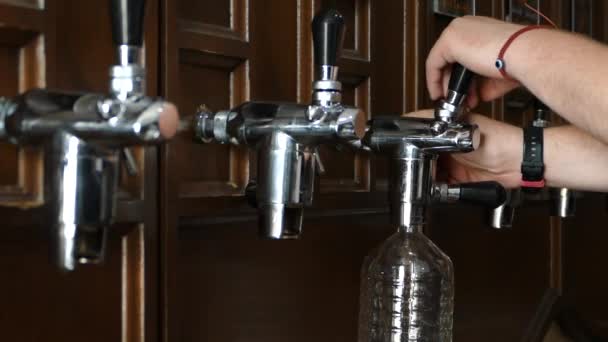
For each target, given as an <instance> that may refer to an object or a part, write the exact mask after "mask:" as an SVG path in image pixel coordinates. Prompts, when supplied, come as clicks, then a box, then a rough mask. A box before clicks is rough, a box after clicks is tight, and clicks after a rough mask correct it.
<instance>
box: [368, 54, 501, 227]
mask: <svg viewBox="0 0 608 342" xmlns="http://www.w3.org/2000/svg"><path fill="white" fill-rule="evenodd" d="M472 77H473V74H472V73H471V72H470V71H468V70H467V69H465V68H464V67H462V66H460V65H458V64H457V65H454V68H453V72H452V76H451V78H450V82H449V86H448V88H449V90H448V94H447V96H446V97H445V98H444V99H443V100H441V101H440V102H439V104H438V106H437V107H436V109H435V117H434V118H433V119H428V118H413V117H382V118H374V119H372V120H371V121H370V124H369V129H368V131H367V133H366V135H365V137H364V138H363V145H365V146H367V147H368V148H369V149H370V150H371V151H374V152H376V153H381V154H386V155H388V156H389V158H390V168H389V170H390V180H389V182H390V186H389V188H390V190H389V191H390V192H389V196H390V201H389V203H390V206H391V213H392V218H393V221H394V223H396V224H399V225H400V226H402V227H413V226H420V225H422V224H423V223H424V213H425V209H426V207H427V206H428V205H431V204H433V203H437V202H439V203H451V202H457V201H460V202H468V203H471V204H478V205H484V206H488V207H491V208H494V207H496V206H498V205H500V204H502V203H503V202H504V200H505V190H504V188H503V187H502V186H501V185H500V184H499V183H497V182H479V183H466V184H458V185H448V184H445V183H438V182H435V179H434V178H435V175H434V173H435V164H436V160H437V157H438V155H439V154H441V153H463V152H470V151H473V150H474V149H475V148H477V146H478V144H479V140H480V135H479V130H478V128H477V126H476V125H472V124H468V123H465V122H463V121H461V120H459V117H460V114H461V113H462V112H463V109H464V100H465V97H466V94H467V91H468V88H469V84H470V81H471V79H472Z"/></svg>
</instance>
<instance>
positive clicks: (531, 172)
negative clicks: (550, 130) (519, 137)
mask: <svg viewBox="0 0 608 342" xmlns="http://www.w3.org/2000/svg"><path fill="white" fill-rule="evenodd" d="M543 131H544V130H543V127H536V126H529V127H526V128H524V156H523V161H522V163H521V176H522V177H521V188H522V189H523V190H526V191H538V190H540V189H542V188H544V187H545V163H544V161H543Z"/></svg>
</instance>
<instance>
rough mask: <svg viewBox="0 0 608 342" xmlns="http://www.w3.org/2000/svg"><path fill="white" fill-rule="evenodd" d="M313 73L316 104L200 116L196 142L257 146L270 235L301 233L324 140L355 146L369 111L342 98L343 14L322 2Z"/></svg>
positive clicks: (256, 105) (248, 106) (252, 192)
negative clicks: (339, 74) (339, 76)
mask: <svg viewBox="0 0 608 342" xmlns="http://www.w3.org/2000/svg"><path fill="white" fill-rule="evenodd" d="M312 32H313V40H314V61H315V69H316V70H315V71H316V73H315V74H316V80H315V82H314V83H313V94H312V103H311V104H295V103H277V102H246V103H243V104H241V105H240V106H238V107H236V108H234V109H231V110H227V111H220V112H217V113H210V112H206V111H203V112H200V113H198V114H197V115H196V123H195V127H196V128H195V130H196V137H197V141H199V142H203V143H209V142H218V143H222V144H228V143H229V144H234V145H245V146H249V147H250V148H253V149H255V150H256V151H257V157H258V162H257V165H258V169H257V170H258V171H257V181H256V182H255V183H253V182H252V183H250V184H249V185H248V186H247V190H246V194H247V195H248V197H249V202H250V203H253V204H254V206H255V207H257V210H258V215H259V219H258V226H259V234H260V236H262V237H265V238H271V239H288V238H297V237H299V235H300V233H301V231H302V218H303V210H304V208H305V207H308V206H310V205H311V204H312V199H313V190H314V189H313V187H314V179H315V174H316V173H317V169H318V168H322V165H321V161H320V158H319V153H318V147H319V146H320V145H322V144H331V145H337V144H344V145H347V146H349V145H350V144H352V145H356V143H357V142H359V141H360V139H361V138H362V136H363V134H364V130H365V114H364V113H363V112H362V111H361V110H359V109H357V108H353V107H348V106H344V105H343V104H342V103H341V101H342V99H341V97H342V96H341V94H342V84H341V83H340V81H338V66H337V62H338V58H339V57H340V52H341V47H342V42H343V39H344V19H343V17H342V15H341V14H340V13H339V12H338V11H336V10H335V9H325V10H322V11H321V12H320V13H318V14H317V15H316V16H315V18H314V20H313V22H312Z"/></svg>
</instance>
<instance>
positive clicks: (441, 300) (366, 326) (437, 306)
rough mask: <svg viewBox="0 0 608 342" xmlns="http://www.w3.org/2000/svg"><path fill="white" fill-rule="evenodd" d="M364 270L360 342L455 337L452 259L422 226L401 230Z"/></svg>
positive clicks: (442, 341)
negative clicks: (417, 228)
mask: <svg viewBox="0 0 608 342" xmlns="http://www.w3.org/2000/svg"><path fill="white" fill-rule="evenodd" d="M366 260H367V262H366V263H364V267H363V269H362V272H361V277H362V279H361V297H360V301H361V302H360V313H359V342H450V341H452V317H453V303H454V276H453V266H452V262H451V261H450V259H449V258H448V257H447V256H446V255H445V254H444V253H443V252H442V251H441V250H440V249H439V248H438V247H437V246H435V244H433V242H431V241H430V240H429V239H428V238H427V237H426V236H425V235H424V234H422V233H421V232H405V231H399V232H397V233H396V234H394V235H393V236H391V237H390V238H389V239H388V240H386V241H385V242H384V243H383V245H382V246H381V247H380V248H379V249H378V250H377V251H376V252H375V253H374V255H373V256H370V257H368V259H366Z"/></svg>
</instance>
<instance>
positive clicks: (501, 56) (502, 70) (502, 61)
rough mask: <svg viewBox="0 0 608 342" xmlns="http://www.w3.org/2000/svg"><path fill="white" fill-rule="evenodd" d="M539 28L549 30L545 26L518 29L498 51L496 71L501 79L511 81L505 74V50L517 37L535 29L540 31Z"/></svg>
mask: <svg viewBox="0 0 608 342" xmlns="http://www.w3.org/2000/svg"><path fill="white" fill-rule="evenodd" d="M540 28H551V27H549V26H545V25H530V26H526V27H523V28H521V29H519V30H518V31H516V32H515V33H513V34H512V35H511V36H510V37H509V39H507V41H506V42H505V44H504V45H503V46H502V49H500V52H499V53H498V58H496V63H495V66H496V69H498V71H499V72H500V74H501V75H502V77H504V78H506V79H512V78H511V77H510V76H509V75H508V74H507V70H506V69H507V65H506V63H505V59H504V58H505V53H506V52H507V49H508V48H509V46H511V43H513V41H514V40H515V39H517V37H519V36H521V35H522V34H524V33H526V32H528V31H532V30H535V29H540Z"/></svg>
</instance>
